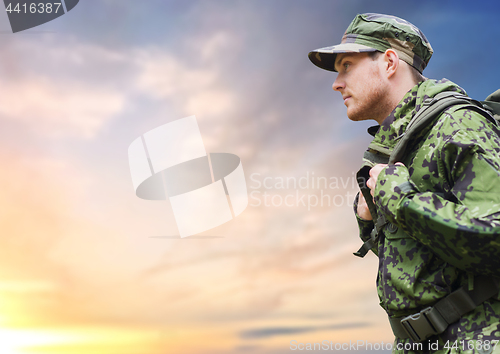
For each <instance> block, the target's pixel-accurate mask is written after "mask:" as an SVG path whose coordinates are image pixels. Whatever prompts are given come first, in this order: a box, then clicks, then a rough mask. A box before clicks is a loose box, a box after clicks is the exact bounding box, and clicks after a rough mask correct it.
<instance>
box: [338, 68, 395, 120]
mask: <svg viewBox="0 0 500 354" xmlns="http://www.w3.org/2000/svg"><path fill="white" fill-rule="evenodd" d="M366 60H369V61H370V62H369V63H368V70H366V72H362V73H360V75H359V76H358V77H357V78H356V80H355V81H354V82H351V84H352V85H353V86H352V90H350V89H349V85H347V87H346V91H347V93H348V94H350V95H351V98H350V102H348V104H347V117H348V118H349V119H350V120H352V121H362V120H368V119H374V120H376V121H379V122H380V121H381V120H383V119H385V117H386V115H387V114H388V112H390V111H391V109H390V104H389V103H388V99H387V98H388V93H389V87H388V85H387V84H386V83H385V82H384V80H383V79H382V76H381V74H380V72H379V69H378V65H377V61H376V60H375V61H373V60H371V59H370V58H366Z"/></svg>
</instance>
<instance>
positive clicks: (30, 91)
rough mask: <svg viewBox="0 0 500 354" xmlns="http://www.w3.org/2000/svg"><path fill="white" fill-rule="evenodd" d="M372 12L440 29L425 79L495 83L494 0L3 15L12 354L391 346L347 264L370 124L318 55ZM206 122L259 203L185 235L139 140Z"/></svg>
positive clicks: (485, 89) (2, 158) (366, 287)
mask: <svg viewBox="0 0 500 354" xmlns="http://www.w3.org/2000/svg"><path fill="white" fill-rule="evenodd" d="M471 4H473V6H472V5H471ZM364 12H379V13H388V14H392V15H396V16H399V17H403V18H405V19H407V20H409V21H410V22H412V23H414V24H415V25H417V26H418V27H419V28H420V29H421V30H422V31H423V32H424V33H425V35H426V36H427V38H428V39H429V41H430V42H431V44H432V46H433V48H434V51H435V53H434V57H433V58H432V59H431V61H430V64H429V66H428V68H427V69H426V70H425V71H424V74H425V75H426V76H427V77H430V78H439V79H440V78H443V77H445V78H448V79H450V80H452V81H454V82H456V83H457V84H459V85H461V86H462V87H464V88H465V90H466V91H467V92H468V93H469V95H470V96H473V97H474V98H478V99H484V98H485V97H486V96H487V95H488V94H489V93H491V92H493V91H495V90H496V89H498V88H500V66H499V65H498V62H499V58H500V46H499V45H498V40H499V38H500V26H499V25H498V17H499V15H500V5H498V3H497V2H496V1H474V2H470V1H440V2H439V4H437V2H436V1H424V0H419V1H392V0H391V1H374V0H366V1H362V0H349V1H338V0H315V1H306V0H266V1H264V0H251V1H250V0H247V1H222V0H213V1H208V0H205V1H203V0H200V1H189V0H183V1H180V0H179V1H174V0H171V1H165V0H142V1H132V0H81V1H80V3H79V4H78V5H77V6H76V7H75V8H74V9H73V10H71V11H70V12H69V13H67V14H66V15H64V16H62V17H59V18H57V19H55V20H53V21H51V22H49V23H46V24H44V25H41V26H39V27H35V28H33V29H29V30H26V31H23V32H19V33H16V34H13V33H12V31H11V29H10V25H9V23H8V19H7V15H6V13H5V12H3V11H2V12H0V48H1V51H0V53H1V55H0V122H1V127H2V128H1V129H0V146H1V148H0V164H1V170H2V173H1V174H0V182H1V185H3V186H4V191H3V193H0V210H1V211H2V212H1V213H0V230H1V238H0V354H21V353H30V354H166V353H174V354H177V353H182V354H184V353H185V354H233V353H234V354H239V353H259V354H260V353H262V354H283V353H290V352H294V351H292V350H291V344H290V343H291V341H296V342H297V343H314V342H322V341H328V342H331V343H333V345H335V343H340V344H342V343H349V341H351V342H356V341H364V342H371V343H373V344H374V343H382V342H383V343H384V344H386V343H391V342H392V340H393V335H392V332H391V330H390V326H389V324H388V321H387V318H386V315H385V312H384V311H383V310H382V308H381V307H380V306H379V305H378V298H377V294H376V290H375V278H376V270H377V259H376V257H375V256H374V255H373V254H369V255H368V256H367V257H365V258H364V259H359V258H357V257H354V256H353V255H352V252H354V251H356V250H357V249H358V248H359V246H360V241H359V239H358V236H357V227H356V223H355V219H354V217H353V215H352V206H351V203H352V200H353V198H354V195H355V193H356V186H355V183H354V174H355V172H356V171H357V168H358V166H359V164H360V161H361V156H362V153H363V151H364V149H365V148H366V146H367V144H368V143H369V141H370V137H369V136H368V134H367V133H366V128H367V127H369V126H370V125H373V123H372V122H360V123H354V122H351V121H349V120H348V119H347V117H346V114H345V112H346V109H345V106H344V105H343V102H342V100H341V96H340V95H339V94H338V93H336V92H334V91H332V88H331V85H332V83H333V81H334V80H335V74H334V73H329V72H327V71H323V70H320V69H318V68H317V67H315V66H314V65H313V64H311V63H310V62H309V59H308V58H307V53H308V52H309V51H311V50H313V49H316V48H319V47H325V46H329V45H333V44H337V43H338V42H340V39H341V37H342V34H343V33H344V31H345V29H346V28H347V26H348V25H349V23H350V21H351V20H352V19H353V18H354V16H355V15H356V14H358V13H364ZM191 115H196V117H197V122H198V126H199V129H200V132H201V135H202V137H203V142H204V145H205V148H206V150H207V151H208V152H227V153H232V154H235V155H237V156H239V157H240V158H241V162H242V166H243V170H244V172H245V177H246V181H247V188H248V193H249V205H248V207H247V208H246V210H245V211H244V212H243V213H242V214H241V215H239V216H238V217H236V218H235V219H233V220H232V221H230V222H229V223H226V224H224V225H222V226H219V227H217V228H214V229H211V230H208V231H206V232H203V233H202V234H199V235H195V236H192V237H187V238H183V239H181V238H179V237H177V236H176V235H178V234H179V232H178V230H177V226H176V222H175V219H174V215H173V212H172V209H171V207H170V204H169V202H168V201H149V200H142V199H140V198H138V197H136V196H135V192H134V188H133V185H132V180H131V176H130V170H129V164H128V155H127V151H128V146H129V145H130V144H131V143H132V141H134V140H135V139H136V138H137V137H139V136H141V135H142V134H144V133H146V132H148V131H150V130H151V129H154V128H156V127H158V126H161V125H163V124H166V123H169V122H172V121H175V120H177V119H180V118H183V117H187V116H191ZM320 180H323V181H324V180H327V181H328V184H327V185H325V184H321V183H320V186H318V181H320ZM283 181H289V183H288V184H287V183H281V182H283ZM293 181H295V182H296V185H294V183H293ZM313 183H314V185H313ZM287 196H289V197H288V199H287V200H288V201H289V203H288V204H285V203H284V202H283V201H284V200H285V198H286V197H287ZM364 349H366V348H363V347H361V349H360V350H358V352H359V353H363V352H370V351H366V350H364ZM333 351H335V350H333ZM339 351H340V352H341V351H342V350H339ZM295 352H296V351H295ZM308 352H311V351H308ZM318 352H320V351H318ZM321 352H325V351H324V350H323V351H321ZM326 352H328V351H326ZM375 352H377V353H381V352H382V351H380V350H378V351H375V350H374V351H373V353H375Z"/></svg>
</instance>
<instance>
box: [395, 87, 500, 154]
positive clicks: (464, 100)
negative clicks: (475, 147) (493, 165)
mask: <svg viewBox="0 0 500 354" xmlns="http://www.w3.org/2000/svg"><path fill="white" fill-rule="evenodd" d="M459 104H460V105H461V104H465V105H467V106H464V107H463V108H468V109H472V110H474V111H476V112H478V113H479V114H481V115H483V116H484V117H486V118H488V119H489V120H491V121H493V122H494V123H495V124H496V125H499V122H500V89H498V90H496V91H495V92H493V93H492V94H491V95H489V96H488V97H487V98H486V100H485V101H476V100H474V99H472V98H470V97H468V96H465V95H462V94H459V93H456V92H450V91H447V92H441V93H438V94H437V95H436V96H434V97H433V98H428V99H426V100H425V101H424V103H423V105H422V108H420V110H419V111H418V113H417V114H416V115H415V117H413V119H412V120H411V122H410V123H409V124H408V126H407V127H406V131H405V132H404V133H403V135H402V137H401V140H399V142H398V143H397V144H396V146H395V148H394V150H393V151H392V153H391V155H390V157H389V162H388V163H389V164H394V163H395V162H398V161H399V160H400V159H401V158H402V157H403V156H404V155H405V152H406V149H407V147H408V143H409V142H410V141H411V140H412V139H413V137H415V135H416V134H417V133H418V132H420V131H421V130H422V128H423V127H425V126H428V125H429V124H432V123H433V121H434V120H435V119H436V118H437V117H438V116H439V115H440V114H441V113H442V112H443V111H445V110H446V109H447V108H449V107H451V106H455V105H459Z"/></svg>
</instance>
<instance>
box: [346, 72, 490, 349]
mask: <svg viewBox="0 0 500 354" xmlns="http://www.w3.org/2000/svg"><path fill="white" fill-rule="evenodd" d="M442 91H459V92H461V93H465V92H464V91H463V90H462V89H461V88H460V87H458V86H457V85H455V84H453V83H451V82H449V81H447V80H445V79H443V80H441V81H435V80H427V81H425V82H423V83H420V84H419V85H417V86H415V87H414V88H413V89H412V90H410V91H409V92H408V93H407V94H406V95H405V96H404V98H403V99H402V100H401V101H400V103H399V105H398V106H397V107H396V108H395V109H394V111H393V112H392V113H391V114H390V115H389V116H388V117H387V118H386V119H385V120H384V122H383V123H382V125H381V127H380V129H379V131H378V132H377V134H376V135H375V138H374V140H373V142H372V143H371V144H370V148H371V149H372V151H379V152H384V151H385V152H387V151H390V150H392V148H394V146H395V144H396V139H397V137H399V136H400V135H401V134H403V133H404V131H405V129H406V126H407V125H408V123H409V122H410V120H411V118H412V117H413V116H414V115H415V113H416V111H417V110H418V109H419V108H420V106H421V105H422V103H423V101H424V100H425V99H426V98H428V97H433V96H435V95H436V94H437V93H439V92H442ZM460 108H461V107H460V106H453V107H451V108H450V109H448V110H446V111H445V112H444V113H443V114H441V115H440V117H438V119H437V121H436V123H435V124H433V125H430V126H429V127H427V128H426V129H425V130H424V131H422V132H420V133H419V134H418V135H417V137H416V138H415V140H414V141H413V146H412V148H410V149H409V150H408V151H409V153H408V155H407V156H406V157H405V158H404V161H401V162H403V163H404V165H405V166H399V165H390V166H388V167H387V168H385V169H383V170H382V172H381V173H380V175H379V177H378V181H377V185H376V188H375V191H374V202H375V204H376V206H377V212H378V213H383V214H384V215H385V216H386V217H387V219H388V220H389V221H390V224H389V225H387V226H386V227H385V229H384V230H383V235H382V236H381V238H380V239H379V242H378V245H377V248H376V249H373V251H374V252H375V254H377V255H378V257H379V260H380V261H379V271H378V277H377V290H378V295H379V299H380V305H381V306H382V307H383V308H384V309H385V310H386V312H387V313H388V315H389V316H391V317H400V316H406V315H410V314H413V313H417V312H419V311H420V310H422V309H424V308H425V307H427V306H432V305H433V304H435V303H436V302H437V301H438V300H439V299H441V298H443V297H445V296H446V295H448V294H449V293H451V292H452V291H454V290H456V289H458V288H459V287H460V286H465V287H467V286H470V285H471V282H470V280H471V279H472V277H471V276H470V275H472V274H487V275H492V276H497V277H498V276H500V183H499V182H500V179H499V175H500V172H499V171H500V138H499V135H498V134H499V131H498V130H497V127H496V126H495V125H494V124H493V123H492V122H490V121H489V120H488V119H486V118H485V117H483V116H482V115H480V114H479V113H477V112H475V111H472V110H470V109H460ZM408 183H410V185H411V187H412V188H406V187H407V186H408ZM403 186H405V187H403ZM355 204H356V203H355ZM355 210H356V205H355ZM357 220H358V224H359V227H360V236H361V238H362V239H363V241H366V240H367V239H368V238H369V236H370V232H371V230H372V229H373V225H374V224H373V222H372V221H365V220H362V219H360V218H359V216H357ZM487 339H489V340H494V339H500V301H499V300H497V299H496V298H491V299H489V300H487V301H485V302H484V303H483V304H482V305H480V306H478V307H477V308H476V309H475V310H473V311H471V312H470V313H467V314H466V315H464V316H463V317H462V318H461V319H460V320H459V321H458V322H456V323H454V324H452V325H450V326H449V327H448V329H447V330H446V331H445V332H444V333H442V334H441V335H438V336H434V337H431V338H430V339H429V340H428V343H433V342H436V341H439V348H440V349H439V350H438V351H433V350H431V349H429V350H428V352H431V353H491V352H492V351H491V350H489V349H488V350H486V349H484V348H482V349H481V350H479V349H477V348H476V347H472V349H470V350H469V349H467V348H465V349H467V350H463V349H464V348H463V347H462V348H445V345H446V342H447V341H449V342H448V343H449V344H453V343H454V342H456V341H460V340H479V341H484V340H487ZM407 343H412V342H411V340H410V339H404V340H402V339H399V338H396V341H395V343H394V353H422V352H425V350H424V351H422V350H417V351H412V350H405V349H402V350H398V349H397V347H398V344H400V345H399V347H401V344H407ZM424 344H425V342H424ZM490 349H492V348H490ZM496 352H500V344H499V345H498V348H497V349H496Z"/></svg>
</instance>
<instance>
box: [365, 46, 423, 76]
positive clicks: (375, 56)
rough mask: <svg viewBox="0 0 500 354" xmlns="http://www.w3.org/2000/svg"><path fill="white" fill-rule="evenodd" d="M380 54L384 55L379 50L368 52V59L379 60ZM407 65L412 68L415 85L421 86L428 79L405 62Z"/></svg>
mask: <svg viewBox="0 0 500 354" xmlns="http://www.w3.org/2000/svg"><path fill="white" fill-rule="evenodd" d="M380 54H382V52H379V51H378V50H376V51H374V52H368V57H369V58H370V59H371V60H377V59H378V57H379V56H380ZM404 63H405V64H406V65H408V66H409V67H410V71H411V76H412V78H413V81H414V82H415V84H419V83H421V82H423V81H425V80H427V79H426V77H425V76H424V75H422V74H421V73H420V72H419V71H418V70H417V69H415V68H414V67H413V66H411V65H409V64H408V63H406V62H404Z"/></svg>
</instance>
